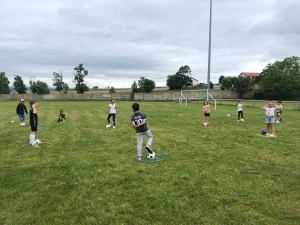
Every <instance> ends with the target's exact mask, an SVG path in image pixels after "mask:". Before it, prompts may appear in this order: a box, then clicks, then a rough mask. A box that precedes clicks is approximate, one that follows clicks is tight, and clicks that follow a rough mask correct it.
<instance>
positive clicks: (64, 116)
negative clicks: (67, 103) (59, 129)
mask: <svg viewBox="0 0 300 225" xmlns="http://www.w3.org/2000/svg"><path fill="white" fill-rule="evenodd" d="M65 119H66V114H65V113H64V110H63V109H61V110H60V111H59V115H58V121H57V122H59V123H61V122H62V121H63V120H65Z"/></svg>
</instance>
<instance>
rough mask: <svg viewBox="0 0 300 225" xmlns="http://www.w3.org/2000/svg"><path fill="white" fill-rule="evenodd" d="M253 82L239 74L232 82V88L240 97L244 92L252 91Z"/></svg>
mask: <svg viewBox="0 0 300 225" xmlns="http://www.w3.org/2000/svg"><path fill="white" fill-rule="evenodd" d="M253 86H254V83H253V82H252V81H251V79H250V77H242V76H239V77H237V79H236V82H235V83H234V84H233V89H232V90H235V91H237V92H238V93H239V96H240V97H242V96H243V94H244V92H246V91H252V90H253Z"/></svg>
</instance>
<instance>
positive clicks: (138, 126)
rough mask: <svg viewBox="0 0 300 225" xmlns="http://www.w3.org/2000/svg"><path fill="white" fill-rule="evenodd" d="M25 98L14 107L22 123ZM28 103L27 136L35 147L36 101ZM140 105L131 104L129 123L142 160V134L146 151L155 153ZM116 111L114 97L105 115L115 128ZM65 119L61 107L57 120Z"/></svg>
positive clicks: (109, 123)
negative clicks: (144, 138)
mask: <svg viewBox="0 0 300 225" xmlns="http://www.w3.org/2000/svg"><path fill="white" fill-rule="evenodd" d="M24 102H25V100H24V99H21V100H20V103H19V104H18V106H17V109H16V113H17V114H18V116H19V119H20V124H21V123H23V121H24V119H25V114H24V113H25V112H26V114H28V112H27V108H26V106H25V105H24ZM29 105H30V112H29V115H30V127H31V134H30V136H29V140H30V144H29V145H30V146H32V147H36V146H38V145H37V144H36V140H35V135H36V132H37V126H38V115H37V109H36V108H37V102H36V101H35V100H32V101H30V102H29ZM139 109H140V106H139V104H138V103H134V104H133V105H132V111H133V113H134V114H133V115H132V117H131V124H132V126H133V128H134V129H135V131H136V137H137V159H138V160H142V145H143V137H144V135H146V136H147V137H148V141H147V144H146V149H147V151H148V153H150V154H155V153H154V152H153V150H152V149H151V144H152V140H153V135H152V133H151V131H150V130H149V129H148V126H147V124H146V120H147V118H146V115H145V114H144V113H142V112H140V111H139ZM116 113H117V104H116V103H115V100H114V99H111V103H110V104H109V105H108V116H107V122H108V125H111V122H110V118H111V117H112V121H113V124H112V125H113V128H115V126H116ZM65 120H66V115H65V113H64V110H63V109H61V110H60V112H59V118H58V122H59V123H62V122H63V121H65Z"/></svg>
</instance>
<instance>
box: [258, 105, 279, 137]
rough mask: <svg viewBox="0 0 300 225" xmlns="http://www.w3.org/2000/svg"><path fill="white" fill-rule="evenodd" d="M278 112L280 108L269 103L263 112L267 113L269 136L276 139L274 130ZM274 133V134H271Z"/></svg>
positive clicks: (263, 108)
mask: <svg viewBox="0 0 300 225" xmlns="http://www.w3.org/2000/svg"><path fill="white" fill-rule="evenodd" d="M276 109H277V110H278V109H279V108H278V106H277V105H275V104H274V102H268V104H266V105H265V106H264V107H262V110H265V111H266V124H267V134H266V135H267V136H270V137H275V130H274V114H275V113H274V112H275V110H276ZM271 132H272V134H270V133H271Z"/></svg>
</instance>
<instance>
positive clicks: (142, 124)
mask: <svg viewBox="0 0 300 225" xmlns="http://www.w3.org/2000/svg"><path fill="white" fill-rule="evenodd" d="M139 110H140V106H139V104H138V103H134V104H133V105H132V111H133V112H134V114H133V115H132V117H131V123H132V126H133V128H134V129H135V130H136V139H137V157H138V160H142V145H143V138H144V134H145V135H146V136H147V137H148V141H147V145H146V149H147V151H148V152H149V153H150V154H153V153H154V152H153V151H152V149H151V144H152V140H153V135H152V133H151V132H150V130H149V129H148V127H147V124H146V120H147V118H146V115H145V114H144V113H141V112H139Z"/></svg>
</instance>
